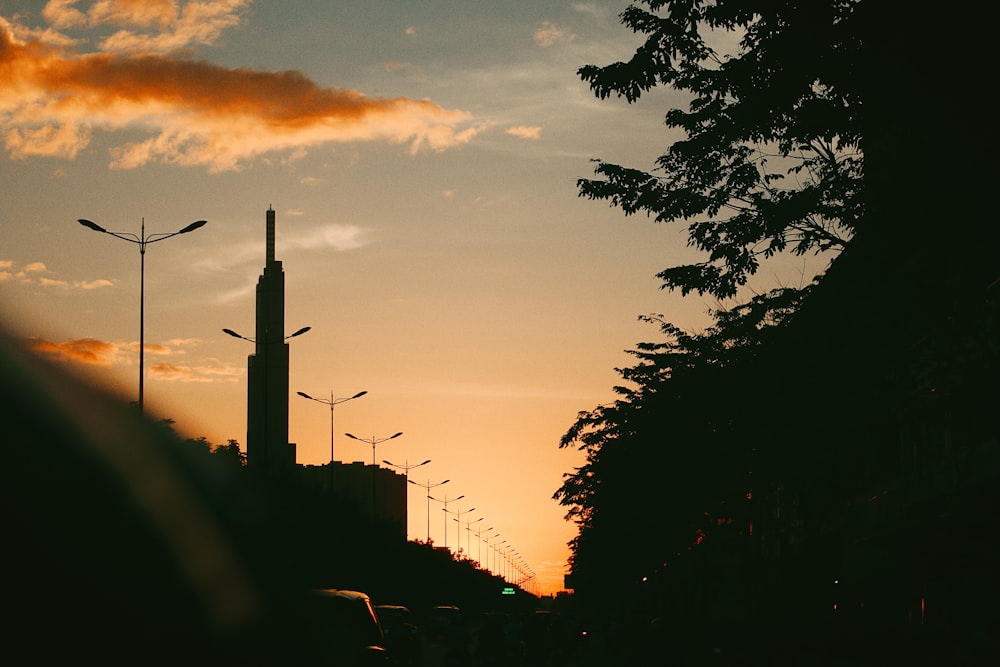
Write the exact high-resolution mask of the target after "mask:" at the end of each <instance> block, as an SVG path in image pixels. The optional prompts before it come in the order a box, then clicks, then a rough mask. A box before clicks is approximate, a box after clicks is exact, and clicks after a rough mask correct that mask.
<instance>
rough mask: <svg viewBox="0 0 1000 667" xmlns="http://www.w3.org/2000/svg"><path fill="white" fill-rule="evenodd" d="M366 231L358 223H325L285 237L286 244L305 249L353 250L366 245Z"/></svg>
mask: <svg viewBox="0 0 1000 667" xmlns="http://www.w3.org/2000/svg"><path fill="white" fill-rule="evenodd" d="M367 242H368V240H367V238H366V232H365V230H364V229H362V228H361V227H358V226H357V225H324V226H323V227H317V228H316V229H311V230H308V231H305V232H299V233H297V234H294V235H292V236H290V237H289V238H286V239H284V245H285V246H286V247H291V248H300V249H303V250H316V249H321V248H330V249H333V250H353V249H354V248H360V247H362V246H364V245H366V244H367Z"/></svg>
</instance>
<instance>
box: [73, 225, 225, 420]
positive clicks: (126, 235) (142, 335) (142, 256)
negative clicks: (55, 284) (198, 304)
mask: <svg viewBox="0 0 1000 667" xmlns="http://www.w3.org/2000/svg"><path fill="white" fill-rule="evenodd" d="M77 222H79V223H80V224H81V225H83V226H84V227H87V228H88V229H93V230H94V231H95V232H101V233H102V234H109V235H111V236H114V237H115V238H118V239H122V240H123V241H128V242H129V243H135V244H137V245H138V246H139V412H142V411H143V379H144V377H145V372H144V367H145V366H144V362H145V350H146V332H145V328H146V324H145V320H146V317H145V310H146V246H147V245H148V244H150V243H155V242H157V241H163V240H165V239H169V238H170V237H171V236H177V235H178V234H187V233H188V232H193V231H194V230H196V229H198V228H200V227H204V226H205V225H206V224H208V221H207V220H198V221H197V222H192V223H191V224H190V225H188V226H187V227H184V228H183V229H180V230H178V231H176V232H169V233H159V234H150V235H149V236H146V218H142V223H141V227H140V230H141V231H140V235H139V236H136V235H135V234H132V233H130V232H110V231H108V230H107V229H105V228H104V227H101V226H100V225H99V224H97V223H96V222H93V221H91V220H86V219H83V218H80V219H79V220H77Z"/></svg>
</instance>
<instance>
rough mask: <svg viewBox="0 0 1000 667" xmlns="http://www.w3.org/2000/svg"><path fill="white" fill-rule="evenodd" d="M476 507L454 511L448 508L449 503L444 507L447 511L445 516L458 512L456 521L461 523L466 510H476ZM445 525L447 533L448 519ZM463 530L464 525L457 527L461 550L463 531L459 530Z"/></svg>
mask: <svg viewBox="0 0 1000 667" xmlns="http://www.w3.org/2000/svg"><path fill="white" fill-rule="evenodd" d="M455 500H458V498H455ZM475 509H476V508H475V507H470V508H469V509H467V510H461V509H458V510H455V511H454V512H450V511H449V510H448V507H447V505H446V506H445V508H444V512H445V515H444V516H445V519H447V518H448V515H449V514H457V515H458V518H457V519H456V521H458V522H459V523H461V522H462V514H464V513H465V512H472V511H474V510H475ZM444 526H445V528H444V530H445V533H446V534H447V532H448V522H447V521H445V523H444ZM461 530H462V527H461V526H459V527H458V528H457V529H456V530H455V535H456V536H457V538H458V539H457V540H456V541H457V542H458V548H459V550H461V549H462V533H461V532H459V531H461ZM445 546H448V545H447V544H446V545H445Z"/></svg>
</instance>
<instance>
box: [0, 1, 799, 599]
mask: <svg viewBox="0 0 1000 667" xmlns="http://www.w3.org/2000/svg"><path fill="white" fill-rule="evenodd" d="M626 5H627V3H624V2H621V3H619V2H606V1H601V2H565V1H548V0H546V1H537V0H536V1H535V2H515V1H513V0H507V1H494V2H485V1H473V0H462V1H458V0H453V1H450V2H446V1H443V0H442V1H439V0H419V1H415V2H402V1H398V0H392V1H389V0H384V1H379V0H362V1H356V2H343V1H341V2H329V1H328V0H283V1H282V2H252V1H251V0H204V1H202V2H182V1H175V0H99V1H97V2H77V1H73V0H52V1H51V2H22V1H19V0H0V81H2V82H3V83H2V85H0V136H2V153H0V195H2V197H0V201H2V208H0V305H2V313H3V318H4V323H5V324H6V325H7V326H9V327H11V328H13V329H14V330H15V331H16V333H18V334H19V335H20V336H22V337H25V338H30V339H31V340H32V343H33V345H34V346H35V347H36V349H38V350H40V351H41V352H43V353H44V354H46V355H47V356H49V357H51V358H55V359H59V360H61V361H63V362H64V363H66V364H67V365H69V366H71V367H72V368H74V369H76V370H82V371H85V372H88V373H92V374H94V376H95V377H96V378H98V379H100V381H102V382H107V383H110V384H111V385H112V386H113V387H114V388H115V389H116V391H119V392H120V393H121V394H122V395H123V396H125V397H126V398H128V399H130V400H135V398H136V396H137V381H138V354H137V346H138V338H139V274H140V272H139V269H140V262H139V259H140V258H139V252H138V246H137V245H135V244H130V243H126V242H124V241H121V240H119V239H115V238H113V237H111V236H107V235H103V234H98V233H95V232H94V231H91V230H89V229H86V228H84V227H82V226H81V225H79V224H77V222H76V221H77V219H78V218H89V219H90V220H93V221H95V222H97V223H98V224H100V225H102V226H104V227H105V228H107V229H109V230H111V231H116V232H121V233H124V234H139V233H140V226H141V224H142V220H143V219H144V220H145V226H146V233H147V234H162V233H169V232H173V231H177V230H178V229H180V228H181V227H183V226H185V225H187V224H188V223H190V222H192V221H195V220H200V219H205V220H207V221H208V224H207V225H206V226H204V227H203V228H201V229H199V230H197V231H195V232H193V233H191V234H188V235H184V236H178V237H175V238H171V239H167V240H165V241H164V242H163V243H155V244H153V245H149V246H148V248H147V253H146V257H145V259H146V262H145V263H146V267H145V340H146V344H147V351H146V354H145V366H146V379H145V389H144V391H145V396H144V398H145V406H146V410H147V412H148V413H150V414H152V415H154V416H157V417H163V418H169V419H172V420H174V422H175V423H176V428H177V429H178V431H180V432H181V433H182V434H183V435H186V436H193V437H198V436H204V437H206V438H207V439H208V440H209V441H211V442H213V443H215V444H222V443H225V442H226V441H227V440H228V439H236V440H238V441H239V442H240V443H241V444H243V445H245V443H246V389H247V386H246V385H247V373H246V366H247V355H248V354H249V353H250V352H252V351H253V347H252V345H251V344H250V343H247V342H245V341H240V340H238V339H235V338H232V337H229V336H227V335H225V334H224V333H223V332H222V329H223V328H230V329H233V330H235V331H237V332H240V333H241V334H243V335H245V336H248V337H252V336H253V334H254V287H255V285H256V281H257V277H258V275H259V274H260V272H261V270H262V268H263V265H264V259H265V247H264V240H265V237H264V230H265V227H264V223H265V212H266V211H267V209H268V208H269V207H272V208H273V209H274V210H275V211H276V216H277V243H276V257H277V259H279V260H281V261H282V263H283V265H284V270H285V276H286V311H285V318H286V327H287V331H286V333H291V332H292V331H295V330H296V329H299V328H300V327H303V326H310V327H312V329H311V331H309V332H308V333H307V334H305V335H302V336H300V337H297V338H294V339H292V340H291V341H290V342H289V346H290V358H291V362H290V364H291V371H290V387H291V396H290V397H289V404H290V428H289V440H290V441H292V442H295V443H297V446H298V463H301V464H322V463H326V462H327V461H329V459H330V429H331V423H330V419H331V414H330V410H329V408H328V407H326V406H324V405H320V404H318V403H315V402H312V401H309V400H306V399H304V398H301V397H299V396H297V395H295V392H296V391H304V392H306V393H308V394H311V395H312V396H315V397H317V398H323V399H329V398H330V395H331V392H333V394H334V395H335V397H337V398H342V397H347V396H350V395H353V394H355V393H357V392H359V391H362V390H366V391H367V392H368V394H367V395H366V396H364V397H362V398H360V399H357V400H355V401H351V402H349V403H345V404H341V405H340V406H338V407H337V408H336V410H335V412H334V416H335V424H334V426H335V432H336V444H335V447H336V451H337V459H338V460H343V461H365V462H368V463H370V462H371V446H370V445H368V444H365V443H363V442H357V441H354V440H351V439H349V438H347V437H345V436H344V433H345V432H351V433H354V434H355V435H357V436H359V437H361V438H364V439H372V438H382V437H386V436H389V435H392V434H393V433H396V432H397V431H402V432H403V434H404V435H403V436H401V437H399V438H396V439H394V440H392V441H389V442H386V443H384V444H382V445H379V446H378V447H377V451H376V454H377V460H379V461H381V460H383V459H387V460H389V461H391V462H393V463H396V464H398V465H400V466H406V465H412V464H415V463H419V462H421V461H423V460H425V459H431V463H430V464H427V465H425V466H422V467H420V468H416V469H414V470H411V471H410V479H413V480H415V481H419V482H420V483H422V484H433V483H437V482H439V481H441V480H444V479H450V482H449V483H448V484H446V485H443V486H440V487H437V488H435V489H433V490H432V491H431V494H432V495H433V496H434V497H436V498H442V499H443V498H445V497H447V498H448V499H452V498H456V497H457V496H462V495H464V496H465V497H464V499H462V500H460V501H456V502H453V503H449V509H450V510H453V511H454V510H461V511H462V512H463V515H462V516H463V523H464V521H465V520H467V519H471V520H473V521H475V520H476V519H478V518H480V517H482V519H483V520H482V522H478V523H477V524H474V527H475V526H479V527H483V528H485V527H492V528H493V531H491V532H492V533H499V534H500V538H499V539H500V540H507V541H508V543H509V544H510V545H512V547H513V548H514V549H516V552H517V553H518V554H520V556H521V558H523V560H524V562H525V563H527V565H528V566H529V567H530V568H531V570H532V571H534V572H535V573H536V575H537V577H538V579H537V583H536V585H534V586H533V589H534V590H535V591H536V592H540V593H544V594H548V593H553V592H555V591H558V590H560V589H561V588H562V577H563V574H564V572H565V571H566V559H567V557H568V555H569V549H568V547H567V546H566V543H567V542H568V541H569V540H570V539H571V538H572V537H573V536H574V535H575V529H574V526H573V525H572V524H570V523H568V522H566V521H565V520H564V518H563V516H564V514H565V508H562V507H560V506H559V505H558V504H557V503H556V502H555V501H554V500H552V494H553V493H554V492H555V491H556V490H557V489H558V488H559V486H560V485H561V483H562V476H563V474H564V473H566V472H570V471H572V470H573V468H574V467H576V466H578V465H580V464H581V463H582V455H581V454H580V453H578V452H576V451H575V450H560V449H559V448H558V443H559V438H560V437H561V436H562V435H563V433H565V432H566V430H567V429H568V428H569V427H570V426H571V425H572V424H573V421H574V419H575V417H576V415H577V413H578V412H579V411H581V410H587V409H590V408H593V407H594V406H596V405H598V404H601V403H606V402H609V401H611V400H613V398H614V397H615V394H614V392H613V387H614V385H616V384H619V377H618V375H617V373H616V372H615V368H616V367H624V366H628V365H631V364H632V358H631V357H630V356H628V355H627V354H626V353H625V350H627V349H630V348H632V347H634V345H635V344H636V343H637V342H639V341H643V340H651V339H656V338H657V332H656V331H655V330H654V329H652V328H651V327H650V326H649V325H646V324H643V323H640V322H638V321H637V316H639V315H641V314H645V313H651V312H658V313H664V314H665V316H666V318H667V319H668V320H670V321H672V322H674V323H676V324H678V325H681V326H684V327H686V328H689V329H692V330H697V329H698V328H700V327H701V326H703V325H704V324H705V323H706V315H705V314H706V310H707V309H708V308H709V307H712V306H715V305H717V304H716V303H715V302H713V301H710V300H708V299H702V298H699V297H688V298H684V299H682V298H681V297H680V296H679V295H674V294H670V293H667V292H664V291H662V290H661V289H660V288H659V283H658V281H657V280H656V278H655V274H656V273H657V272H658V271H660V270H662V269H664V268H666V267H667V266H671V265H674V264H676V263H678V262H681V261H688V260H690V259H692V258H693V257H695V255H693V254H692V252H691V251H690V250H689V249H687V248H686V247H685V245H686V244H685V236H684V234H683V230H681V229H680V228H675V227H672V226H664V225H654V224H652V223H651V222H649V221H648V220H647V219H645V218H644V217H635V218H625V217H624V216H623V215H622V214H621V213H620V212H619V211H617V210H615V209H611V208H609V207H608V206H607V205H605V204H604V203H599V202H589V201H586V200H583V199H580V198H579V197H577V192H576V185H575V183H576V179H578V178H581V177H588V176H590V175H591V174H592V165H591V162H590V161H591V159H592V158H603V159H608V160H610V161H614V162H619V163H623V164H628V165H630V166H635V167H639V168H643V169H651V168H652V166H653V160H654V158H655V157H656V156H657V155H659V154H660V153H662V152H664V150H665V148H666V146H667V145H668V142H669V140H670V139H671V135H670V134H669V133H668V132H667V131H666V129H665V128H664V126H663V122H662V118H663V115H664V113H665V112H666V110H667V109H668V107H670V106H674V105H681V104H682V100H681V99H680V98H679V97H676V96H675V95H674V94H673V93H669V92H667V91H661V92H657V93H655V94H652V95H650V96H648V97H647V98H644V99H643V100H642V102H641V103H639V104H636V105H632V106H629V105H627V104H625V103H624V102H622V101H619V100H605V101H600V100H597V99H596V98H595V97H594V96H593V95H592V94H591V93H590V91H589V90H588V88H587V86H586V85H585V84H584V83H582V82H581V81H580V79H579V77H578V76H577V75H576V69H577V68H579V67H580V66H582V65H586V64H598V65H603V64H608V63H611V62H613V61H615V60H618V59H627V58H628V57H629V56H630V55H631V53H632V51H633V49H634V47H635V46H636V44H637V43H638V39H639V38H638V37H636V36H635V35H633V34H632V33H631V32H629V31H628V30H626V29H625V28H624V27H622V26H621V25H620V24H619V22H618V17H617V15H618V13H620V12H621V11H622V10H623V9H624V8H625V6H626ZM801 270H802V267H801V266H797V265H795V264H794V263H791V264H789V265H788V266H786V267H784V271H785V272H784V273H782V274H778V273H770V274H768V275H763V276H761V282H758V283H755V285H754V286H753V287H754V288H758V287H761V286H767V285H770V284H773V283H774V282H784V283H796V284H797V283H798V282H800V279H801V276H800V271H801ZM667 435H668V434H665V437H667ZM635 463H636V465H637V466H641V465H643V462H642V461H636V462H635ZM470 508H475V509H474V510H472V511H469V509H470ZM467 511H468V513H465V512H467ZM635 512H636V517H637V521H636V525H637V528H638V530H637V532H636V535H635V539H636V540H641V539H643V531H646V530H649V529H650V528H648V527H644V526H647V522H649V521H651V520H652V519H651V517H652V516H653V514H654V513H655V508H643V507H636V508H635ZM428 514H429V515H430V517H429V533H430V535H429V536H430V538H431V539H433V540H434V542H435V543H436V544H438V545H441V544H444V543H447V545H448V546H451V547H454V546H456V544H457V540H458V534H459V533H458V528H459V525H458V523H457V522H455V521H453V520H452V518H453V517H454V515H446V514H445V513H444V512H442V505H441V504H440V503H434V502H432V503H431V504H430V510H429V512H428V504H427V498H426V492H425V491H424V490H423V489H420V488H417V487H415V486H412V485H411V493H410V500H409V526H408V535H409V537H410V538H411V539H421V540H423V539H426V538H427V536H428V535H427V533H428ZM446 525H447V526H448V535H447V537H446V536H445V534H444V528H445V526H446ZM461 535H462V537H461V545H462V547H463V548H464V547H465V546H466V539H467V533H466V532H465V531H464V530H462V531H461ZM622 548H623V549H628V545H627V544H623V545H622ZM480 550H482V552H483V560H484V561H485V560H486V553H487V550H486V548H485V547H481V546H480V545H479V543H478V542H477V540H476V537H475V534H473V535H472V544H471V551H472V554H471V555H472V557H473V558H478V556H479V553H480Z"/></svg>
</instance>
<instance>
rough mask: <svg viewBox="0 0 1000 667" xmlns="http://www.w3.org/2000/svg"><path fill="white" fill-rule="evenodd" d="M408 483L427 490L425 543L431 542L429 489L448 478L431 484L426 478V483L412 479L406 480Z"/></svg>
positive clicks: (445, 482)
mask: <svg viewBox="0 0 1000 667" xmlns="http://www.w3.org/2000/svg"><path fill="white" fill-rule="evenodd" d="M406 481H408V482H409V483H410V484H415V485H416V486H421V487H423V488H424V489H426V490H427V544H430V543H431V489H433V488H434V487H435V486H441V485H442V484H447V483H448V482H450V481H451V480H450V479H446V480H444V481H443V482H437V483H436V484H431V481H430V480H427V483H426V484H421V483H420V482H414V481H413V480H412V479H408V480H406Z"/></svg>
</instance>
